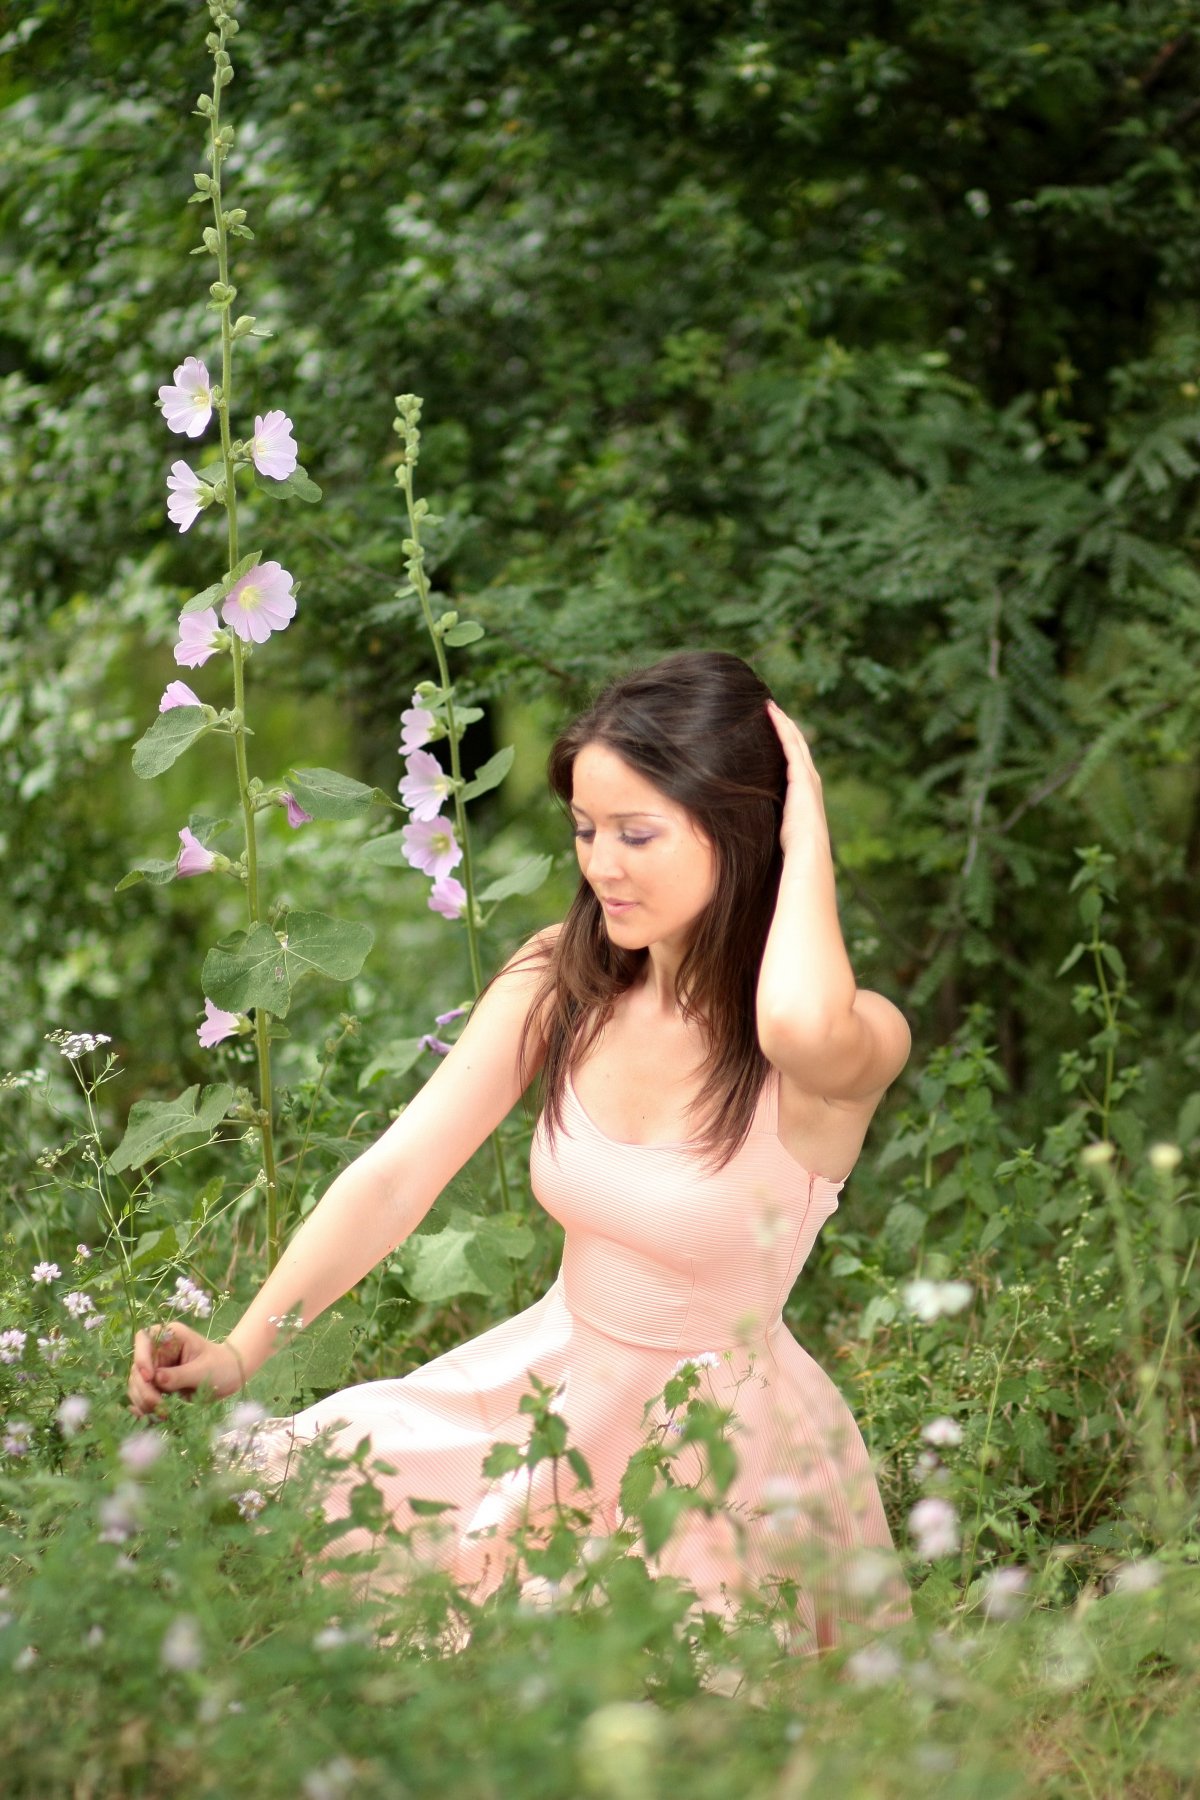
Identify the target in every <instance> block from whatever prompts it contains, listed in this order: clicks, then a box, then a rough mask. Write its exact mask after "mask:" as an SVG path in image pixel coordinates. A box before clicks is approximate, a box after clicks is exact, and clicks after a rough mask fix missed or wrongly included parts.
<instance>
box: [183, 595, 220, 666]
mask: <svg viewBox="0 0 1200 1800" xmlns="http://www.w3.org/2000/svg"><path fill="white" fill-rule="evenodd" d="M220 629H221V627H220V623H219V621H218V619H217V615H216V613H215V611H214V610H213V608H212V607H211V606H206V607H205V608H204V611H203V612H194V613H180V615H179V642H178V643H177V644H176V646H175V661H176V662H177V663H178V664H179V665H180V667H181V668H184V669H198V668H199V667H200V665H201V663H206V662H207V661H208V659H209V657H210V656H215V654H216V652H217V648H218V646H217V642H216V636H217V633H218V631H220Z"/></svg>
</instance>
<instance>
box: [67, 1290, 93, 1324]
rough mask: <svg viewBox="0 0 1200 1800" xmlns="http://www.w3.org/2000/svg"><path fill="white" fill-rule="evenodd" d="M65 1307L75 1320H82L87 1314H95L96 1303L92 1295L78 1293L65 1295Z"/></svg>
mask: <svg viewBox="0 0 1200 1800" xmlns="http://www.w3.org/2000/svg"><path fill="white" fill-rule="evenodd" d="M63 1305H64V1306H65V1307H66V1309H67V1311H68V1312H69V1313H70V1315H71V1317H72V1318H73V1319H82V1318H83V1317H84V1316H85V1315H86V1314H87V1313H94V1312H95V1310H96V1302H95V1301H94V1300H93V1299H92V1296H91V1295H90V1294H84V1293H80V1292H76V1293H73V1294H64V1295H63Z"/></svg>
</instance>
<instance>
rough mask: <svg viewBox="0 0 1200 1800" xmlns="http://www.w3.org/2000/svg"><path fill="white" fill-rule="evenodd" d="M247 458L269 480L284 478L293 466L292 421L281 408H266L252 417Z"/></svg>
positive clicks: (294, 444)
mask: <svg viewBox="0 0 1200 1800" xmlns="http://www.w3.org/2000/svg"><path fill="white" fill-rule="evenodd" d="M250 459H251V461H252V462H253V464H254V466H255V468H256V469H257V470H258V472H259V474H260V475H266V476H267V477H269V479H270V480H271V481H286V480H287V478H288V476H289V475H290V474H291V472H292V470H293V469H294V468H295V466H296V462H297V454H296V440H295V439H294V438H293V436H292V421H291V420H290V419H289V418H288V416H287V414H286V413H285V412H269V413H267V414H266V416H265V417H262V416H260V417H259V418H256V419H255V421H254V436H253V437H252V438H251V440H250Z"/></svg>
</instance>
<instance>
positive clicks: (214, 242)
mask: <svg viewBox="0 0 1200 1800" xmlns="http://www.w3.org/2000/svg"><path fill="white" fill-rule="evenodd" d="M200 235H201V238H202V239H203V242H204V248H205V249H206V250H207V251H208V252H209V254H210V255H211V256H216V255H218V254H219V252H220V249H221V240H220V238H219V237H218V235H217V228H216V226H215V225H206V226H205V227H204V230H203V231H202V232H201V234H200Z"/></svg>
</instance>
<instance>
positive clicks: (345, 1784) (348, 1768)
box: [300, 1756, 354, 1800]
mask: <svg viewBox="0 0 1200 1800" xmlns="http://www.w3.org/2000/svg"><path fill="white" fill-rule="evenodd" d="M353 1781H354V1764H353V1763H352V1762H351V1761H350V1760H349V1758H348V1757H345V1756H335V1757H333V1759H332V1760H331V1761H330V1762H327V1763H322V1765H321V1767H320V1768H319V1769H310V1770H309V1772H308V1774H307V1775H306V1776H305V1777H304V1779H303V1781H302V1782H301V1783H300V1788H301V1792H302V1793H303V1795H304V1800H342V1795H343V1794H346V1793H348V1792H349V1790H350V1787H351V1785H352V1783H353Z"/></svg>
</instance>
